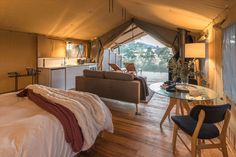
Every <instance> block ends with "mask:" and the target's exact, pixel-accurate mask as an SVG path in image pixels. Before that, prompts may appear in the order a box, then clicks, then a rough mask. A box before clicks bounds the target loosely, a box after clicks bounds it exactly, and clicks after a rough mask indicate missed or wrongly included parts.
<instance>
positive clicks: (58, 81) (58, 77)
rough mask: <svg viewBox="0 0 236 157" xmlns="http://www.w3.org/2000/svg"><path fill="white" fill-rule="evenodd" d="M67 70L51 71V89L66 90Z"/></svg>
mask: <svg viewBox="0 0 236 157" xmlns="http://www.w3.org/2000/svg"><path fill="white" fill-rule="evenodd" d="M65 73H66V70H65V68H62V69H52V70H51V87H53V88H60V89H65V87H66V77H65Z"/></svg>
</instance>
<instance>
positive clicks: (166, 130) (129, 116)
mask: <svg viewBox="0 0 236 157" xmlns="http://www.w3.org/2000/svg"><path fill="white" fill-rule="evenodd" d="M104 102H105V103H106V104H107V106H108V107H109V109H110V110H111V112H112V115H113V123H114V129H115V131H114V133H113V134H111V133H107V132H105V133H103V136H102V137H101V136H99V137H98V138H97V140H96V142H95V144H94V146H93V147H92V148H91V149H90V150H89V151H87V152H82V153H81V154H80V155H79V157H190V156H191V155H190V153H189V152H188V150H187V149H186V148H185V147H184V146H183V144H182V143H181V142H180V140H177V151H176V153H175V154H173V153H172V129H173V122H171V121H170V120H168V119H167V120H166V121H165V123H164V124H163V127H162V128H160V126H159V124H160V121H161V118H162V116H163V114H164V112H165V109H166V107H167V104H168V102H169V100H168V98H165V97H161V96H158V95H157V94H155V95H154V96H153V98H152V99H151V100H150V101H149V103H147V104H141V105H140V110H141V113H142V115H140V116H136V115H134V112H135V105H134V104H130V103H125V102H120V101H111V100H107V99H106V100H104ZM173 114H174V113H173ZM186 141H188V140H187V139H186ZM189 146H190V143H189ZM228 152H229V157H235V155H233V154H232V153H231V152H230V151H228ZM202 156H203V157H212V156H214V157H221V156H222V154H221V152H220V151H219V150H217V149H212V150H204V151H203V152H202Z"/></svg>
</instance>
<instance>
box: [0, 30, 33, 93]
mask: <svg viewBox="0 0 236 157" xmlns="http://www.w3.org/2000/svg"><path fill="white" fill-rule="evenodd" d="M0 43H1V44H0V50H1V52H0V67H1V68H0V93H3V92H9V91H12V90H14V87H15V84H14V79H13V78H8V75H7V73H8V72H15V71H17V72H21V73H26V71H25V68H26V67H36V52H37V50H36V35H33V34H27V33H19V32H12V31H11V32H10V31H4V30H0ZM29 83H31V77H27V78H24V79H19V88H23V87H24V86H26V85H27V84H29Z"/></svg>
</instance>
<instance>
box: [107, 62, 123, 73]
mask: <svg viewBox="0 0 236 157" xmlns="http://www.w3.org/2000/svg"><path fill="white" fill-rule="evenodd" d="M109 66H110V67H111V68H112V69H113V70H115V71H117V70H121V68H120V67H119V66H118V65H117V64H113V63H109Z"/></svg>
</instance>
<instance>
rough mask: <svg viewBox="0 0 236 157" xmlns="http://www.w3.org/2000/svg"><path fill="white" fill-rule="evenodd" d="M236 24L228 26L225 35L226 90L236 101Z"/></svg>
mask: <svg viewBox="0 0 236 157" xmlns="http://www.w3.org/2000/svg"><path fill="white" fill-rule="evenodd" d="M235 36H236V24H234V25H231V26H229V27H227V28H226V29H225V30H224V35H223V81H224V92H225V94H226V96H228V97H229V98H230V99H231V100H233V101H234V102H236V45H235Z"/></svg>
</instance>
